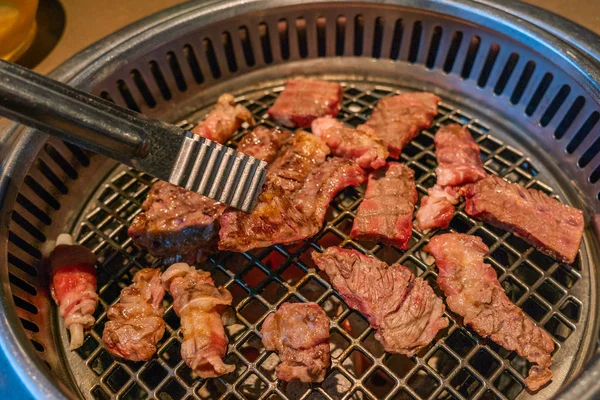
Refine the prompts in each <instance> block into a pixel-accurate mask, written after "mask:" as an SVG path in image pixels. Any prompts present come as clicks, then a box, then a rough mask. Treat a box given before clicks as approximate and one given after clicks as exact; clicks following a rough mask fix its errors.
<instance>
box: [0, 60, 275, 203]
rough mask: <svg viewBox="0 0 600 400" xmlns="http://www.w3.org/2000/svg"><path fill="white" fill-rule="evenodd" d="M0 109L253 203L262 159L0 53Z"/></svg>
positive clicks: (205, 190)
mask: <svg viewBox="0 0 600 400" xmlns="http://www.w3.org/2000/svg"><path fill="white" fill-rule="evenodd" d="M0 116H4V117H7V118H9V119H12V120H14V121H17V122H20V123H22V124H24V125H27V126H30V127H32V128H36V129H38V130H40V131H42V132H44V133H47V134H49V135H52V136H56V137H58V138H60V139H62V140H64V141H67V142H70V143H72V144H75V145H77V146H79V147H82V148H84V149H87V150H90V151H93V152H95V153H98V154H102V155H104V156H106V157H110V158H112V159H115V160H117V161H120V162H122V163H123V164H127V165H129V166H131V167H133V168H135V169H137V170H139V171H143V172H146V173H148V174H150V175H152V176H155V177H157V178H159V179H162V180H164V181H168V182H170V183H172V184H174V185H178V186H181V187H183V188H185V189H187V190H191V191H195V192H197V193H200V194H202V195H204V196H207V197H210V198H211V199H214V200H217V201H220V202H222V203H225V204H227V205H229V206H231V207H234V208H237V209H240V210H243V211H251V210H252V208H253V207H254V205H255V204H256V200H257V198H258V195H259V194H260V192H261V188H262V184H263V183H264V180H265V175H266V170H265V166H266V164H265V162H264V161H261V160H258V159H256V158H254V157H250V156H248V155H245V154H243V153H238V152H237V151H235V150H234V149H232V148H229V147H226V146H223V145H221V144H219V143H216V142H213V141H211V140H208V139H204V138H201V137H199V136H197V135H194V134H192V133H191V132H189V131H185V130H183V129H181V128H178V127H176V126H173V125H170V124H167V123H164V122H161V121H158V120H154V119H151V118H148V117H146V116H144V115H142V114H138V113H136V112H133V111H130V110H127V109H125V108H123V107H119V106H117V105H115V104H113V103H111V102H109V101H106V100H104V99H101V98H99V97H96V96H92V95H90V94H88V93H84V92H82V91H79V90H76V89H74V88H72V87H70V86H67V85H65V84H63V83H60V82H57V81H54V80H52V79H50V78H47V77H44V76H42V75H39V74H37V73H34V72H32V71H31V70H28V69H26V68H23V67H20V66H18V65H16V64H12V63H9V62H6V61H3V60H0Z"/></svg>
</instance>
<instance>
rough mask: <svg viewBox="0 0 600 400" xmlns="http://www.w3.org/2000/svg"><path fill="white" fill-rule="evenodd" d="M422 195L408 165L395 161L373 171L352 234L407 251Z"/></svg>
mask: <svg viewBox="0 0 600 400" xmlns="http://www.w3.org/2000/svg"><path fill="white" fill-rule="evenodd" d="M418 198H419V197H418V194H417V188H416V186H415V179H414V172H413V170H412V169H410V168H409V167H407V166H406V165H404V164H400V163H396V162H391V163H388V164H387V165H386V166H385V167H384V168H380V169H378V170H376V171H373V172H371V173H370V174H369V181H368V183H367V190H366V192H365V195H364V199H363V201H362V203H360V205H359V206H358V210H357V212H356V217H355V218H354V224H353V225H352V231H351V232H350V236H351V237H352V238H356V239H361V240H375V241H380V242H382V243H385V244H387V245H390V246H391V245H393V246H397V247H399V248H401V249H403V250H406V249H407V248H408V241H409V239H410V237H411V235H412V217H413V210H414V208H415V203H416V202H417V200H418Z"/></svg>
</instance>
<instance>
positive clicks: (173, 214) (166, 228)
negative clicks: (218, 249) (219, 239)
mask: <svg viewBox="0 0 600 400" xmlns="http://www.w3.org/2000/svg"><path fill="white" fill-rule="evenodd" d="M226 207H227V206H226V205H225V204H222V203H219V202H216V201H214V200H212V199H209V198H208V197H205V196H202V195H199V194H197V193H194V192H191V191H188V190H185V189H183V188H181V187H179V186H175V185H171V184H170V183H167V182H164V181H158V182H156V183H154V184H153V185H152V187H151V188H150V192H148V196H147V197H146V201H144V203H143V204H142V210H143V211H144V212H143V213H141V214H138V215H137V216H136V217H135V218H134V220H133V222H132V223H131V225H130V226H129V230H128V233H129V236H131V238H132V239H133V241H134V243H135V244H136V245H138V246H140V247H143V248H145V249H147V250H148V252H149V253H150V254H152V255H153V256H155V257H159V258H164V259H165V262H167V263H168V262H174V261H182V260H183V261H188V262H196V261H197V260H201V259H203V258H204V255H205V253H206V251H208V250H209V249H210V248H211V247H212V246H214V242H215V238H216V235H217V232H218V230H219V225H218V218H219V216H220V215H221V213H222V212H223V211H224V210H225V208H226Z"/></svg>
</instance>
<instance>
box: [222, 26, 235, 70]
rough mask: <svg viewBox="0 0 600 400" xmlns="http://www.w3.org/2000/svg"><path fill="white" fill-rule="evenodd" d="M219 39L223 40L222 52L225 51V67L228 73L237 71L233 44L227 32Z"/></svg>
mask: <svg viewBox="0 0 600 400" xmlns="http://www.w3.org/2000/svg"><path fill="white" fill-rule="evenodd" d="M221 38H222V40H223V50H225V57H226V58H227V66H228V67H229V71H231V72H236V71H237V70H238V66H237V61H236V59H235V51H234V49H233V42H232V41H231V34H230V33H229V32H223V34H222V35H221Z"/></svg>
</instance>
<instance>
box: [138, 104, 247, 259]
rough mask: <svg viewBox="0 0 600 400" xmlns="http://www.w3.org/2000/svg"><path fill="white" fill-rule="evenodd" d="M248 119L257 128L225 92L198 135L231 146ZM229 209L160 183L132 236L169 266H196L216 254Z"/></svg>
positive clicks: (144, 206) (151, 195)
mask: <svg viewBox="0 0 600 400" xmlns="http://www.w3.org/2000/svg"><path fill="white" fill-rule="evenodd" d="M243 121H246V122H248V123H249V124H250V125H254V119H253V118H252V114H251V113H250V111H248V110H247V109H246V108H245V107H243V106H241V105H235V102H234V98H233V96H232V95H230V94H223V95H221V96H220V97H219V100H218V101H217V104H216V105H215V108H214V109H213V110H212V111H211V112H210V113H209V114H208V115H207V116H206V118H205V120H204V121H202V122H201V123H200V124H198V125H197V126H196V127H195V128H194V129H192V132H193V133H195V134H197V135H199V136H202V137H204V138H206V139H210V140H214V141H216V142H219V143H225V142H226V141H227V139H229V137H230V136H231V135H233V134H234V133H235V131H237V130H238V129H239V127H240V126H241V124H242V122H243ZM225 208H226V206H225V205H224V204H221V203H219V202H216V201H214V200H212V199H209V198H208V197H204V196H202V195H199V194H197V193H194V192H190V191H187V190H185V189H183V188H181V187H179V186H175V185H171V184H170V183H167V182H163V181H158V182H156V183H154V184H153V185H152V187H151V188H150V191H149V192H148V196H147V197H146V200H145V201H144V203H143V204H142V211H144V212H142V213H140V214H138V215H137V216H136V217H135V218H134V220H133V222H132V223H131V225H130V227H129V230H128V233H129V236H131V238H132V239H133V241H134V243H135V244H136V245H138V246H140V247H143V248H145V249H146V250H148V252H149V253H150V254H152V255H153V256H154V257H158V258H162V259H163V261H164V262H165V263H173V262H177V261H186V262H189V263H194V262H196V261H200V260H203V259H204V258H205V257H206V254H207V253H210V252H212V251H214V250H215V248H216V242H217V232H218V231H219V224H218V219H219V217H220V216H221V213H222V212H223V211H224V210H225Z"/></svg>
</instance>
